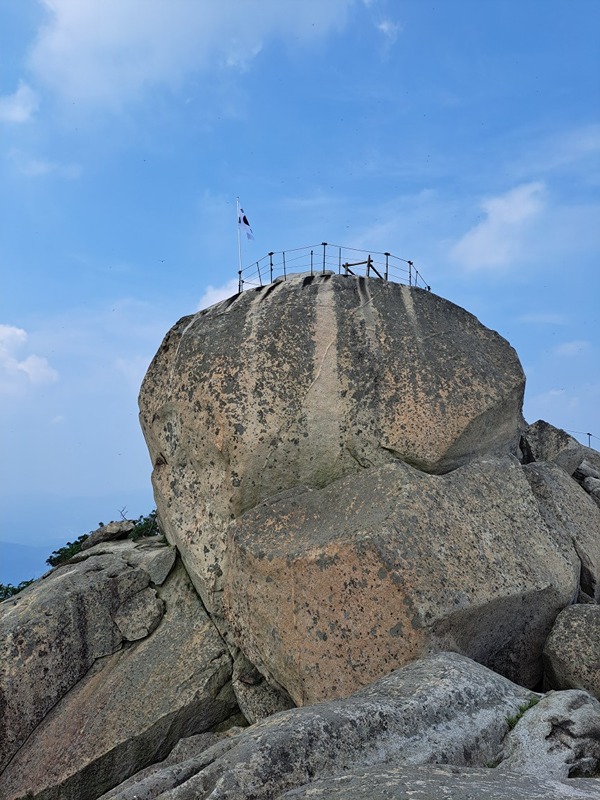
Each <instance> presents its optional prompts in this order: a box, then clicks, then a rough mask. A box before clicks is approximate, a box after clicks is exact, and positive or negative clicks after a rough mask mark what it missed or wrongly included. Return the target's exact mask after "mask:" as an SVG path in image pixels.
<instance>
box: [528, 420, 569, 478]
mask: <svg viewBox="0 0 600 800" xmlns="http://www.w3.org/2000/svg"><path fill="white" fill-rule="evenodd" d="M525 439H526V440H527V444H528V445H529V449H530V452H531V455H532V457H533V459H534V460H535V461H553V462H554V463H556V464H558V466H559V467H562V468H563V469H564V470H565V471H566V472H567V473H568V474H569V475H572V474H573V473H574V472H575V470H576V469H577V467H578V466H579V464H581V462H582V461H583V459H584V452H583V451H584V447H583V445H582V444H580V443H579V442H578V441H577V439H574V438H573V437H572V436H569V434H568V433H567V432H566V431H563V430H561V429H560V428H555V427H554V425H550V423H548V422H545V421H544V420H543V419H538V421H537V422H534V423H533V424H532V425H529V427H528V428H527V430H526V431H525Z"/></svg>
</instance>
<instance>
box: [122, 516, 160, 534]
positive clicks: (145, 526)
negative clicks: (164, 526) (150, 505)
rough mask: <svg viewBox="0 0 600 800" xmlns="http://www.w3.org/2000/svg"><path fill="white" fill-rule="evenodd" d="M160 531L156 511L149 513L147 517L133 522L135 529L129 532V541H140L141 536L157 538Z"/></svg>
mask: <svg viewBox="0 0 600 800" xmlns="http://www.w3.org/2000/svg"><path fill="white" fill-rule="evenodd" d="M160 533H162V531H161V530H160V528H159V526H158V518H157V514H156V509H154V511H151V512H150V513H149V514H148V515H147V516H145V517H144V516H143V515H142V516H141V517H138V519H137V520H136V522H135V528H134V529H133V530H132V531H130V532H129V534H128V538H129V539H141V538H142V537H143V536H158V535H159V534H160Z"/></svg>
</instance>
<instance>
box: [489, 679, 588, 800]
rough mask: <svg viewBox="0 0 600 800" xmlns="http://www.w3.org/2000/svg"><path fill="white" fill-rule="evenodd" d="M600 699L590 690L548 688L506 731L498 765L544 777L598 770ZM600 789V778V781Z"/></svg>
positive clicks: (564, 776) (558, 776)
mask: <svg viewBox="0 0 600 800" xmlns="http://www.w3.org/2000/svg"><path fill="white" fill-rule="evenodd" d="M599 768H600V703H599V702H598V701H597V700H596V699H595V698H594V697H592V696H591V695H589V694H588V693H587V692H582V691H577V690H571V691H566V692H549V693H548V694H547V695H545V696H544V697H542V698H541V700H540V701H539V703H537V705H535V706H534V707H533V708H530V709H529V710H527V711H526V712H525V713H524V714H523V716H522V717H521V719H519V720H518V722H517V724H516V726H515V727H514V729H513V730H512V731H511V732H510V733H509V734H508V736H507V738H506V742H505V746H504V759H503V761H502V763H501V764H500V766H499V767H498V770H500V771H504V770H509V771H512V772H522V773H524V774H526V775H537V776H539V777H540V778H558V779H562V778H568V777H569V776H571V775H577V776H579V777H582V776H584V777H588V776H591V775H598V774H600V770H599ZM598 790H599V791H600V781H598Z"/></svg>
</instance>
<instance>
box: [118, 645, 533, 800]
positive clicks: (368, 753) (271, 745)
mask: <svg viewBox="0 0 600 800" xmlns="http://www.w3.org/2000/svg"><path fill="white" fill-rule="evenodd" d="M532 697H534V695H533V694H532V693H531V692H529V691H527V690H526V689H523V688H522V687H520V686H516V685H515V684H512V683H511V682H510V681H508V680H506V679H505V678H502V677H501V676H499V675H496V674H495V673H493V672H491V671H490V670H488V669H486V668H485V667H482V666H481V665H479V664H475V663H474V662H472V661H470V660H469V659H467V658H464V657H463V656H459V655H457V654H455V653H441V654H437V655H435V656H431V657H428V658H425V659H422V660H420V661H417V662H415V663H413V664H409V665H407V666H406V667H403V668H402V669H399V670H397V671H396V672H394V673H392V674H391V675H389V676H387V677H386V678H383V679H381V680H379V681H377V683H375V684H373V685H372V686H370V687H368V688H366V689H363V690H362V691H360V692H357V693H356V694H355V695H353V696H352V697H350V698H347V699H344V700H336V701H331V702H329V703H321V704H318V705H315V706H311V707H305V708H297V709H292V710H290V711H283V712H280V713H278V714H275V715H274V716H273V717H270V718H269V719H266V720H263V721H262V722H259V723H257V724H256V725H253V726H252V727H251V728H249V729H248V730H247V731H244V732H242V733H240V734H238V735H237V736H234V737H232V738H231V739H229V740H226V741H225V740H224V741H221V742H219V743H218V744H217V745H215V746H214V747H212V748H209V749H207V750H205V751H204V752H202V754H201V755H199V756H197V757H196V760H194V759H192V760H188V761H182V762H180V763H179V765H178V766H177V770H178V772H177V773H174V769H175V767H174V766H173V765H170V766H169V767H168V769H169V770H170V771H171V775H173V774H176V775H177V780H178V785H175V786H173V788H170V789H168V790H166V791H162V790H161V791H162V793H155V794H153V793H152V790H151V787H150V784H148V783H146V785H145V786H144V784H143V783H142V782H140V784H139V786H138V787H136V786H135V785H132V782H129V783H128V785H127V787H126V788H125V790H124V791H126V792H127V794H125V793H123V794H121V793H120V790H119V789H118V788H117V789H116V790H115V791H114V792H113V793H109V794H107V796H106V799H105V800H132V798H133V797H134V796H135V789H136V788H140V790H142V789H144V790H148V791H147V792H146V793H145V794H141V795H139V796H138V797H139V798H140V799H141V798H142V797H143V798H144V800H153V798H158V797H160V798H161V800H203V798H211V800H226V799H227V800H232V798H235V800H251V798H252V800H260V798H279V797H282V796H283V795H284V794H285V792H286V791H289V790H291V789H293V788H296V787H299V786H303V785H304V784H307V783H310V782H312V781H314V780H317V779H318V778H325V777H326V776H328V775H333V774H335V773H338V772H343V771H348V770H349V769H351V768H353V769H354V768H360V767H367V766H372V765H374V764H380V765H381V764H385V763H386V762H390V761H394V762H396V763H398V762H402V763H404V764H423V763H433V762H436V761H441V762H446V763H453V764H457V765H483V764H487V763H490V762H494V763H495V762H497V761H498V760H499V758H500V756H501V750H502V740H503V738H504V736H505V734H506V733H507V731H508V729H509V723H508V719H509V717H511V716H512V715H515V714H518V713H519V710H520V709H521V708H522V707H523V706H524V705H525V706H526V705H527V703H528V702H529V701H530V700H531V698H532ZM194 771H195V774H191V775H190V773H191V772H194ZM159 777H160V776H159V775H156V774H155V775H154V777H153V785H154V786H156V785H157V780H158V779H159ZM163 777H164V778H168V777H169V776H168V775H165V776H163ZM163 787H164V784H163ZM148 792H150V793H148Z"/></svg>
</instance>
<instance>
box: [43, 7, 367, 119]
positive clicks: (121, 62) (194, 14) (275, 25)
mask: <svg viewBox="0 0 600 800" xmlns="http://www.w3.org/2000/svg"><path fill="white" fill-rule="evenodd" d="M39 2H41V3H42V4H43V5H44V6H45V8H46V10H47V12H48V18H47V22H46V24H45V25H44V26H43V27H42V28H41V29H40V31H39V34H38V37H37V41H36V42H35V45H34V47H33V49H32V52H31V56H30V64H31V67H32V68H33V70H34V72H35V73H36V75H37V77H38V79H39V80H40V81H42V82H43V83H45V84H46V85H48V86H50V88H51V89H52V90H54V91H55V92H56V93H57V94H58V95H59V96H61V97H62V98H63V99H68V100H69V101H71V102H80V103H93V104H96V105H101V106H105V107H113V108H119V107H121V106H122V105H123V104H124V103H125V102H127V101H128V100H135V99H136V98H137V97H138V96H139V95H140V94H141V93H142V92H144V91H145V90H147V89H151V88H153V87H157V86H168V87H170V88H177V87H179V86H181V84H182V82H183V80H184V79H185V78H186V77H187V76H189V74H190V73H194V72H196V73H198V72H201V71H205V70H214V69H215V68H228V67H229V68H235V69H244V68H246V67H247V66H248V64H249V63H250V62H251V61H252V60H253V59H254V58H256V56H257V55H258V53H259V52H260V51H261V49H262V47H263V45H264V42H265V40H267V39H269V38H284V39H286V40H288V41H290V40H291V41H294V40H295V41H308V40H310V39H314V38H317V37H320V36H323V35H324V34H327V33H329V32H330V31H331V30H333V29H335V28H339V27H340V26H341V25H343V23H344V21H345V17H346V13H347V10H348V8H349V7H350V5H351V4H352V0H328V2H326V3H323V2H322V0H287V2H285V3H282V2H281V0H261V2H260V3H252V4H250V3H247V4H246V3H240V2H239V0H220V2H218V3H216V2H214V0H178V1H177V2H176V3H166V2H158V1H157V0H86V2H85V3H83V2H81V0H39Z"/></svg>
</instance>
